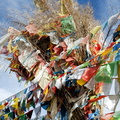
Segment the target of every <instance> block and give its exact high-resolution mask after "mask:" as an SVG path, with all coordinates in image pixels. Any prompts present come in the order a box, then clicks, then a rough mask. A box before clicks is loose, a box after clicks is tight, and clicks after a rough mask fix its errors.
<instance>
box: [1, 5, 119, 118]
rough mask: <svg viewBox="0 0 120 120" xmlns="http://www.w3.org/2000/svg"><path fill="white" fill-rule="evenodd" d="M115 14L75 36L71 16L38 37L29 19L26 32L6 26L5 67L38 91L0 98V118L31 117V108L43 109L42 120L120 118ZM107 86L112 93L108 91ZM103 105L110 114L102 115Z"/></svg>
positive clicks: (117, 39) (116, 21) (3, 46)
mask: <svg viewBox="0 0 120 120" xmlns="http://www.w3.org/2000/svg"><path fill="white" fill-rule="evenodd" d="M44 6H45V5H44ZM45 8H46V9H47V6H46V7H45ZM41 9H42V8H41ZM119 16H120V13H117V14H116V15H113V16H111V17H110V18H109V19H108V20H107V21H106V22H105V24H103V25H101V26H96V27H95V28H93V29H92V30H91V31H89V32H88V34H87V36H86V37H81V38H79V39H76V32H77V31H76V26H75V23H74V19H73V17H72V15H66V16H62V17H60V20H59V23H57V24H58V25H57V26H56V29H57V31H52V32H49V33H47V32H45V31H43V32H44V34H42V35H41V34H39V32H40V30H39V29H37V27H36V26H35V24H34V23H30V24H29V25H27V26H26V27H25V29H26V30H25V31H19V30H17V29H15V28H13V27H10V28H8V33H7V34H6V35H4V36H3V37H1V40H0V45H1V51H0V54H5V55H6V56H8V58H7V60H9V61H10V65H9V67H10V70H11V71H13V72H15V73H16V75H17V77H18V79H19V81H20V82H22V81H24V82H26V83H28V82H30V83H31V84H37V89H33V90H31V91H29V92H28V93H24V91H22V92H21V94H22V95H23V94H24V95H23V96H19V97H17V95H16V96H14V97H13V98H11V99H10V100H9V101H7V100H5V101H2V102H1V103H0V119H1V120H5V119H8V118H10V119H14V120H17V119H20V120H23V119H24V120H25V119H32V117H31V116H32V111H33V110H31V109H29V108H31V107H32V108H33V109H34V110H35V111H37V112H38V108H43V109H45V110H46V111H47V112H46V114H47V115H46V116H45V117H44V119H51V120H54V119H55V118H56V119H57V118H59V119H61V120H67V119H69V120H99V119H100V120H119V119H120V111H116V107H117V105H118V102H119V99H120V49H119V48H120V25H119V18H120V17H119ZM55 24H56V21H55ZM55 24H54V25H55ZM52 25H53V23H52ZM58 27H59V30H60V32H61V33H62V34H61V36H60V34H59V36H58V34H57V33H58V32H59V31H58ZM112 27H114V28H116V29H115V30H113V29H111V28H112ZM111 33H112V36H111ZM110 37H111V38H110ZM96 38H97V39H96ZM113 83H114V84H113ZM112 85H113V87H114V88H113V91H115V94H111V93H110V90H111V86H112ZM38 92H40V94H38ZM37 104H39V107H38V108H37V106H38V105H37ZM104 107H106V108H107V109H109V110H110V111H111V112H110V113H107V114H104V112H103V109H104ZM39 111H40V110H39ZM37 112H36V113H37Z"/></svg>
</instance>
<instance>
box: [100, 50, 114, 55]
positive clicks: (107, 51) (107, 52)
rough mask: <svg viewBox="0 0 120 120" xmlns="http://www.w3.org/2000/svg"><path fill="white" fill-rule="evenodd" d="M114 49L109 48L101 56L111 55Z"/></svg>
mask: <svg viewBox="0 0 120 120" xmlns="http://www.w3.org/2000/svg"><path fill="white" fill-rule="evenodd" d="M112 49H113V48H108V49H106V50H105V51H104V52H103V53H102V55H101V56H105V55H107V54H109V53H110V52H111V51H112Z"/></svg>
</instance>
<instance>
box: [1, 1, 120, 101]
mask: <svg viewBox="0 0 120 120" xmlns="http://www.w3.org/2000/svg"><path fill="white" fill-rule="evenodd" d="M88 2H89V3H90V4H91V6H92V7H93V9H94V15H95V18H96V19H98V20H100V21H101V23H102V22H104V21H106V20H107V19H108V18H109V17H110V16H111V15H113V14H115V13H117V12H119V11H120V6H119V5H120V0H79V3H81V4H87V3H88ZM27 7H31V8H32V7H34V6H33V4H32V0H0V26H2V27H3V28H6V27H7V26H9V25H11V23H9V22H8V21H9V20H10V16H11V15H12V16H14V14H12V12H13V11H14V9H16V10H17V9H18V10H20V11H23V12H27V11H26V9H25V8H27ZM12 10H13V11H12ZM0 59H1V60H0V101H1V100H3V99H5V98H7V97H9V96H11V95H13V94H15V93H17V92H18V91H20V90H22V89H24V88H25V87H24V84H20V83H18V81H17V78H16V76H15V74H14V73H12V74H9V70H8V71H7V72H5V70H6V68H7V67H8V65H9V64H8V62H5V61H4V59H2V58H1V56H0Z"/></svg>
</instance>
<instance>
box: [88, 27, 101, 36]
mask: <svg viewBox="0 0 120 120" xmlns="http://www.w3.org/2000/svg"><path fill="white" fill-rule="evenodd" d="M100 29H101V26H96V27H94V28H93V29H92V30H91V31H90V33H92V35H93V36H94V35H95V34H96V33H97V32H98V31H99V30H100Z"/></svg>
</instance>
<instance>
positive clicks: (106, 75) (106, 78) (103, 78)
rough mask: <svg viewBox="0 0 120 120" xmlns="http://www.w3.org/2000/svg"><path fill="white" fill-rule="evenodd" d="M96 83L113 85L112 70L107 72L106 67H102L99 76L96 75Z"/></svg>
mask: <svg viewBox="0 0 120 120" xmlns="http://www.w3.org/2000/svg"><path fill="white" fill-rule="evenodd" d="M95 81H96V82H104V83H111V82H112V78H111V75H110V70H107V67H106V66H101V67H100V69H99V71H98V72H97V74H96V75H95Z"/></svg>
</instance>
